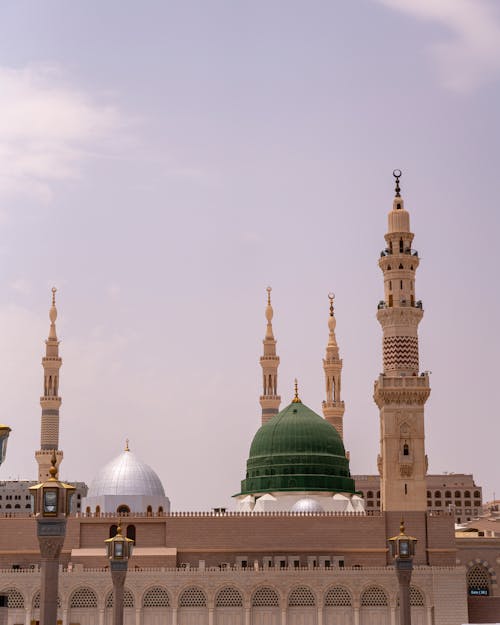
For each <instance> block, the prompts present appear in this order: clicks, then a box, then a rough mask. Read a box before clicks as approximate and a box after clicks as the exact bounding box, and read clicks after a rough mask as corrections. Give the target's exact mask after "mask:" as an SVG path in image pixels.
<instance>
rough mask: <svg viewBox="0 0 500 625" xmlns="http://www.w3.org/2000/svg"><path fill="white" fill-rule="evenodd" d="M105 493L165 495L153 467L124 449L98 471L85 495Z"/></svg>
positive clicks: (102, 494) (97, 495) (94, 495)
mask: <svg viewBox="0 0 500 625" xmlns="http://www.w3.org/2000/svg"><path fill="white" fill-rule="evenodd" d="M105 495H119V496H127V495H140V496H143V497H144V496H150V497H165V490H164V489H163V485H162V483H161V481H160V478H159V477H158V475H157V474H156V473H155V472H154V471H153V469H152V468H151V467H150V466H149V465H147V464H146V463H145V462H141V461H140V460H138V459H137V457H136V456H135V455H134V454H133V453H132V452H131V451H128V450H126V451H124V452H122V453H121V454H120V455H119V456H118V458H115V459H114V460H112V461H111V462H108V464H107V465H105V466H104V467H103V468H102V469H101V470H100V471H99V473H98V474H97V475H96V477H95V478H94V480H93V481H92V483H91V485H90V488H89V491H88V495H87V497H102V496H105Z"/></svg>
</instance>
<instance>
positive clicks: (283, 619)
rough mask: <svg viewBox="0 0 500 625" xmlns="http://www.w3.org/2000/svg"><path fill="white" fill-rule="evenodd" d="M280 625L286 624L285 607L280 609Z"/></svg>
mask: <svg viewBox="0 0 500 625" xmlns="http://www.w3.org/2000/svg"><path fill="white" fill-rule="evenodd" d="M281 625H286V608H282V609H281Z"/></svg>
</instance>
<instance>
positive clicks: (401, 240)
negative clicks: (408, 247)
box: [399, 239, 404, 252]
mask: <svg viewBox="0 0 500 625" xmlns="http://www.w3.org/2000/svg"><path fill="white" fill-rule="evenodd" d="M399 251H400V252H404V243H403V239H399Z"/></svg>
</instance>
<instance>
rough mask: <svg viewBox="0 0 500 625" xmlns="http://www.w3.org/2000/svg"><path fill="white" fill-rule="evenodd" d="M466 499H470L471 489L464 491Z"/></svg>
mask: <svg viewBox="0 0 500 625" xmlns="http://www.w3.org/2000/svg"><path fill="white" fill-rule="evenodd" d="M464 497H465V499H470V490H466V491H465V493H464Z"/></svg>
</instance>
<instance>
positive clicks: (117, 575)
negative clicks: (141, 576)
mask: <svg viewBox="0 0 500 625" xmlns="http://www.w3.org/2000/svg"><path fill="white" fill-rule="evenodd" d="M116 565H122V566H123V562H113V561H112V560H111V579H112V580H113V625H123V595H124V585H125V576H126V574H127V571H126V570H123V568H122V566H120V568H118V570H116V569H115V567H116Z"/></svg>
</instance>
